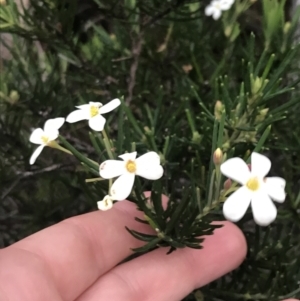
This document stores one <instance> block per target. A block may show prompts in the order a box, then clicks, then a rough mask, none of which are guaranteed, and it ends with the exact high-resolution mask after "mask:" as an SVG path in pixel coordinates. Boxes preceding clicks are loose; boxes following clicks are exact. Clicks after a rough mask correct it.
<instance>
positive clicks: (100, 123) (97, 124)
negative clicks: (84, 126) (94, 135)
mask: <svg viewBox="0 0 300 301" xmlns="http://www.w3.org/2000/svg"><path fill="white" fill-rule="evenodd" d="M105 122H106V119H105V118H104V117H103V116H101V115H96V116H95V117H92V118H91V119H90V120H89V126H90V128H91V129H92V130H94V131H97V132H100V131H103V128H104V125H105Z"/></svg>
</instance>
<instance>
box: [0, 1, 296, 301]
mask: <svg viewBox="0 0 300 301" xmlns="http://www.w3.org/2000/svg"><path fill="white" fill-rule="evenodd" d="M0 3H1V4H0V29H1V32H2V33H1V46H0V47H1V56H0V59H1V60H0V247H5V246H8V245H10V244H12V243H13V242H15V241H17V240H19V239H21V238H23V237H25V236H27V235H30V234H32V233H34V232H36V231H38V230H40V229H42V228H44V227H47V226H50V225H52V224H55V223H57V222H59V221H61V220H63V219H65V218H68V217H70V216H74V215H78V214H82V213H85V212H89V211H92V210H96V202H97V201H98V200H100V199H102V197H103V195H104V192H103V195H101V196H99V189H101V188H99V187H97V184H90V183H86V182H85V179H86V178H89V177H92V176H93V175H92V176H91V174H89V172H88V171H87V170H86V169H84V168H82V167H78V162H77V161H76V159H75V158H73V157H69V156H66V155H65V154H63V153H59V152H58V151H56V150H51V149H48V148H46V149H45V150H44V151H43V153H42V155H41V156H40V157H39V158H38V160H37V162H36V164H35V165H33V166H30V165H29V158H30V156H31V154H32V151H33V149H34V148H35V146H33V145H32V144H31V143H29V141H28V138H29V135H30V133H31V132H32V130H33V129H34V128H36V127H42V126H43V124H44V122H45V120H47V119H49V118H55V117H64V116H66V115H67V114H68V113H69V112H71V111H72V110H73V109H74V106H75V105H78V104H81V103H87V102H89V101H100V102H102V103H106V102H107V101H109V100H111V99H113V98H115V97H120V98H121V97H123V99H124V102H125V104H126V105H127V106H128V107H129V108H130V112H129V111H128V109H127V111H126V114H123V111H121V113H120V114H118V113H113V114H111V115H109V118H108V124H109V132H110V135H111V137H113V138H114V139H116V140H117V141H118V150H119V152H120V148H121V149H122V150H123V151H130V148H131V146H132V143H133V142H134V143H135V144H136V146H137V148H140V149H152V150H157V151H160V152H161V153H162V156H163V158H164V161H165V162H164V163H165V164H166V165H165V169H166V173H167V176H168V183H172V185H175V186H177V187H179V188H178V191H177V192H178V194H179V195H180V187H181V185H183V184H184V183H185V181H187V180H186V176H184V174H185V173H186V170H188V168H187V166H189V167H190V164H191V163H190V162H191V161H192V160H194V159H195V161H196V162H197V166H198V167H201V168H202V167H204V168H203V169H201V170H203V174H201V175H200V173H199V175H195V176H193V179H192V181H194V182H195V183H198V184H197V185H199V187H200V188H201V189H202V191H203V193H204V195H205V193H206V192H207V191H206V190H205V189H206V188H205V187H206V183H207V178H208V177H209V174H208V172H209V171H208V170H209V167H208V166H209V165H210V161H211V154H212V144H213V136H212V135H213V128H214V124H215V123H214V120H217V119H218V118H219V117H220V116H218V110H216V107H215V105H216V101H217V100H220V101H221V102H222V104H224V107H225V112H226V120H225V127H226V129H227V132H226V133H227V134H226V136H225V138H224V141H223V143H222V145H220V146H221V147H222V149H223V150H224V151H226V150H232V151H233V152H234V154H235V155H237V156H245V154H247V152H249V151H252V150H253V149H255V148H256V147H258V146H259V148H260V149H261V151H262V152H263V153H264V154H267V155H268V156H269V157H270V158H271V159H272V162H273V166H272V171H271V173H272V174H273V175H280V176H282V177H284V178H285V179H286V180H287V182H288V186H287V192H288V198H287V200H286V202H285V204H284V206H282V209H281V210H280V212H279V216H278V219H277V221H276V222H275V223H274V224H272V226H269V227H267V228H259V227H255V226H253V225H252V223H251V221H250V220H251V214H250V215H249V216H248V217H246V218H245V219H244V220H243V221H242V222H240V223H239V226H240V227H241V228H242V230H243V231H244V233H245V235H246V237H247V239H248V245H249V252H248V255H247V259H246V261H245V263H244V264H243V265H242V266H241V268H239V269H238V270H237V271H235V272H234V273H231V274H230V275H229V276H226V277H223V278H222V279H220V280H219V281H216V282H214V283H212V284H211V285H208V286H206V287H205V288H203V289H201V292H200V291H196V292H193V293H191V295H190V296H188V297H187V298H186V299H185V300H280V299H282V298H283V297H289V296H291V297H298V298H299V297H300V289H299V281H300V270H299V266H300V259H299V257H300V256H299V255H300V240H299V233H300V231H299V228H300V216H299V210H300V194H299V184H300V177H299V175H300V173H299V170H300V160H299V150H300V123H299V113H300V104H299V97H300V89H299V85H298V82H299V80H300V78H299V74H300V72H299V71H300V53H299V42H297V41H299V37H298V36H297V21H298V20H299V10H296V8H295V7H294V6H293V3H292V1H277V0H263V1H246V0H245V1H242V0H238V1H236V7H235V8H234V9H233V10H232V11H230V12H228V13H225V14H224V16H223V17H222V19H220V20H219V21H214V20H213V19H212V18H210V17H206V16H205V15H204V9H205V7H206V5H208V4H209V1H201V0H166V1H161V0H123V1H119V0H115V1H111V0H110V1H105V0H84V1H75V0H40V1H35V0H33V1H31V2H30V4H29V3H27V2H25V1H23V3H22V2H21V1H20V2H19V3H18V2H15V1H12V0H6V1H5V0H2V1H1V2H0ZM251 101H252V103H251ZM247 103H248V106H247ZM250 107H251V110H250V109H249V108H250ZM125 110H126V109H125ZM245 114H246V115H245ZM242 116H246V117H245V119H243V120H244V123H243V124H241V123H238V120H239V117H240V119H241V117H242ZM62 135H63V136H64V137H65V138H66V139H67V140H68V141H69V142H70V143H72V144H73V145H74V146H75V147H76V148H77V149H78V150H80V151H81V152H83V153H84V154H86V155H87V156H88V157H89V158H91V159H93V160H95V161H97V162H101V161H102V160H103V159H105V158H106V154H104V153H101V152H96V151H95V149H94V147H93V146H92V144H91V141H90V138H89V135H88V129H87V126H86V124H84V123H79V124H75V125H72V126H71V125H66V126H65V127H64V128H63V129H62ZM258 144H259V145H258ZM156 148H157V149H156ZM120 153H121V152H120ZM166 186H167V185H166ZM165 192H168V188H165ZM213 214H214V215H213V217H214V218H216V219H222V218H223V217H222V215H221V211H220V210H219V211H215V212H214V213H213ZM203 296H205V298H204V299H203ZM170 301H172V300H170Z"/></svg>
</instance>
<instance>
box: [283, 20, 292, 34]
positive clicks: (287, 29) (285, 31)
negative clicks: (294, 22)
mask: <svg viewBox="0 0 300 301" xmlns="http://www.w3.org/2000/svg"><path fill="white" fill-rule="evenodd" d="M290 28H291V22H286V23H285V24H284V27H283V33H284V34H287V33H288V32H289V31H290Z"/></svg>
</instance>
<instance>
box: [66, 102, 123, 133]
mask: <svg viewBox="0 0 300 301" xmlns="http://www.w3.org/2000/svg"><path fill="white" fill-rule="evenodd" d="M120 104H121V101H120V99H118V98H115V99H113V100H112V101H110V102H109V103H107V104H106V105H102V103H101V102H90V103H89V104H85V105H80V106H76V108H78V110H75V111H73V112H72V113H70V114H69V115H68V116H67V119H66V121H67V122H70V123H73V122H77V121H81V120H88V121H89V126H90V128H91V129H93V130H94V131H98V132H99V131H102V130H103V128H104V125H105V122H106V119H105V118H104V117H103V116H102V114H105V113H108V112H110V111H112V110H114V109H115V108H116V107H118V106H119V105H120Z"/></svg>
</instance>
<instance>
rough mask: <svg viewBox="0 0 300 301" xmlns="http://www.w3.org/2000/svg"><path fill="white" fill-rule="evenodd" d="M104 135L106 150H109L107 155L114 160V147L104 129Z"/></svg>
mask: <svg viewBox="0 0 300 301" xmlns="http://www.w3.org/2000/svg"><path fill="white" fill-rule="evenodd" d="M102 133H103V141H104V145H105V148H106V150H107V154H108V156H109V158H110V159H114V158H115V157H114V155H113V153H112V151H111V150H112V145H111V144H110V140H109V138H108V136H107V134H106V131H105V130H104V129H103V131H102Z"/></svg>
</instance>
